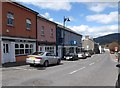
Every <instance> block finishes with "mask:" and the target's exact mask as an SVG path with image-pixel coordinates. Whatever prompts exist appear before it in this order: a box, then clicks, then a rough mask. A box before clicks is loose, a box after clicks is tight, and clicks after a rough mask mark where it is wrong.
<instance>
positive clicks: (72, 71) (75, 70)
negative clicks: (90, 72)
mask: <svg viewBox="0 0 120 88" xmlns="http://www.w3.org/2000/svg"><path fill="white" fill-rule="evenodd" d="M82 69H85V67H82V68H80V69H78V70H75V71H72V72H70V73H69V74H73V73H75V72H77V71H80V70H82Z"/></svg>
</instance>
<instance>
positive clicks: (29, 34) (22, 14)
mask: <svg viewBox="0 0 120 88" xmlns="http://www.w3.org/2000/svg"><path fill="white" fill-rule="evenodd" d="M2 4H3V8H2V14H3V17H2V18H3V19H2V25H3V28H2V30H3V36H13V37H24V38H36V15H35V14H34V13H33V12H30V11H28V10H26V9H24V8H20V7H19V6H16V5H13V4H11V3H9V2H4V3H2ZM8 12H11V13H13V14H14V26H8V25H7V13H8ZM27 18H29V19H31V23H32V26H31V30H27V29H26V19H27ZM7 30H9V32H7Z"/></svg>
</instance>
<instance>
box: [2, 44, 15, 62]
mask: <svg viewBox="0 0 120 88" xmlns="http://www.w3.org/2000/svg"><path fill="white" fill-rule="evenodd" d="M14 61H15V48H14V43H11V42H3V60H2V63H7V62H14Z"/></svg>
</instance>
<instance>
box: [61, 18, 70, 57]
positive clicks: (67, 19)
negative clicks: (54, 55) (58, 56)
mask: <svg viewBox="0 0 120 88" xmlns="http://www.w3.org/2000/svg"><path fill="white" fill-rule="evenodd" d="M66 21H70V19H69V18H68V17H67V18H66V17H65V16H64V21H63V28H65V22H66ZM64 41H65V31H64V30H63V49H62V53H63V54H62V58H64V53H65V50H64Z"/></svg>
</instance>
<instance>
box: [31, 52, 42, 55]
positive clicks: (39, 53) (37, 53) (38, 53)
mask: <svg viewBox="0 0 120 88" xmlns="http://www.w3.org/2000/svg"><path fill="white" fill-rule="evenodd" d="M43 54H44V52H34V53H33V54H32V55H39V56H42V55H43Z"/></svg>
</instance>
